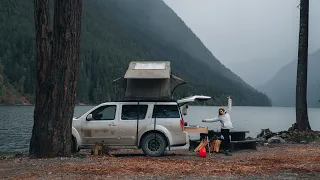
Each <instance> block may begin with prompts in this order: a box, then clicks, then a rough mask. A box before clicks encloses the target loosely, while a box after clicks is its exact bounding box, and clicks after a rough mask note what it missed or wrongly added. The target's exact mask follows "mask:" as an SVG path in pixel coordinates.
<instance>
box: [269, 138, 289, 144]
mask: <svg viewBox="0 0 320 180" xmlns="http://www.w3.org/2000/svg"><path fill="white" fill-rule="evenodd" d="M285 142H286V141H285V140H284V139H282V138H281V137H279V136H273V137H271V138H269V139H268V143H269V144H279V143H285Z"/></svg>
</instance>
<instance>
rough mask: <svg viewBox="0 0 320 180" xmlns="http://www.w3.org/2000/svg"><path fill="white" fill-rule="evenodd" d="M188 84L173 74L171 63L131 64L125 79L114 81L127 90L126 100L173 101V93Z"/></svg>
mask: <svg viewBox="0 0 320 180" xmlns="http://www.w3.org/2000/svg"><path fill="white" fill-rule="evenodd" d="M185 83H186V82H185V81H184V80H183V79H181V78H179V77H177V76H174V75H172V74H171V68H170V62H166V61H156V62H131V63H130V65H129V68H128V70H127V72H126V74H125V76H124V77H121V78H118V79H116V80H114V81H113V84H117V85H119V86H120V87H122V88H124V89H125V94H124V100H137V101H141V100H163V101H168V100H171V99H172V93H173V91H174V90H175V89H176V87H178V86H179V85H181V84H185Z"/></svg>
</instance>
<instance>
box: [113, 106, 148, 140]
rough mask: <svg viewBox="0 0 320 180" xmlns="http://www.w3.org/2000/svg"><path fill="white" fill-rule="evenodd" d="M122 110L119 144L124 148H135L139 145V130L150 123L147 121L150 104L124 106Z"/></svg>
mask: <svg viewBox="0 0 320 180" xmlns="http://www.w3.org/2000/svg"><path fill="white" fill-rule="evenodd" d="M120 109H121V110H120V112H121V113H119V114H121V115H120V116H121V117H120V120H119V126H118V128H119V129H118V130H119V133H118V135H119V136H120V139H119V143H120V144H121V145H124V146H134V145H136V144H137V132H138V131H139V129H141V128H142V127H144V126H145V125H146V124H148V123H150V121H148V120H147V119H148V118H147V119H146V114H147V111H148V104H143V103H142V104H139V105H138V104H137V103H133V104H123V105H122V106H121V108H120Z"/></svg>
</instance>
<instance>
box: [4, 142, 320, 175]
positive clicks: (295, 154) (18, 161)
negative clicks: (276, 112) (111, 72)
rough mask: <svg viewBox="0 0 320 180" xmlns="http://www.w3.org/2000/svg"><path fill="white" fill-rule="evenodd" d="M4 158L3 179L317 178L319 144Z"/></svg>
mask: <svg viewBox="0 0 320 180" xmlns="http://www.w3.org/2000/svg"><path fill="white" fill-rule="evenodd" d="M82 154H83V156H81V155H78V156H77V157H73V158H53V159H31V158H28V157H12V158H2V159H1V160H0V179H17V180H18V179H166V180H167V179H318V178H319V177H320V142H319V141H318V142H313V143H310V144H279V145H267V146H258V149H257V150H243V151H237V152H234V153H233V156H224V155H223V154H216V153H214V154H211V155H208V156H207V158H201V157H199V156H198V154H197V153H195V152H192V151H187V150H179V151H170V152H168V154H167V155H166V156H163V157H158V158H152V157H146V156H144V155H142V153H141V152H140V151H132V150H124V151H117V152H114V157H110V156H103V157H92V156H90V155H88V154H87V153H85V152H82Z"/></svg>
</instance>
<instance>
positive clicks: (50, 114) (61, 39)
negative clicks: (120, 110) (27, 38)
mask: <svg viewBox="0 0 320 180" xmlns="http://www.w3.org/2000/svg"><path fill="white" fill-rule="evenodd" d="M34 6H35V7H34V17H35V31H36V61H37V87H36V104H35V110H34V125H33V130H32V137H31V141H30V149H29V153H30V155H34V156H36V157H55V156H70V155H71V137H72V135H71V128H72V117H73V113H74V106H75V97H76V86H77V76H78V64H79V48H80V30H81V12H82V0H63V1H62V0H56V1H55V4H54V24H53V36H52V41H51V33H50V17H49V0H35V1H34Z"/></svg>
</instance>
